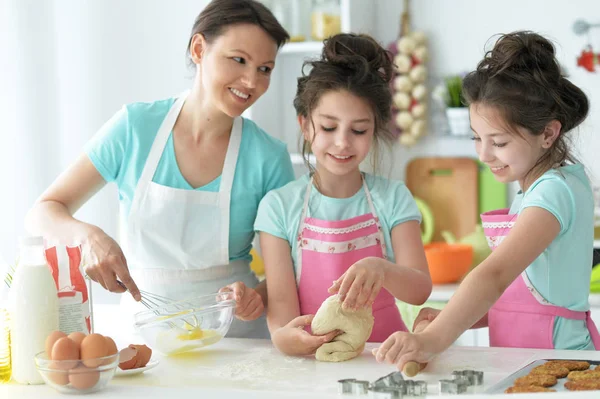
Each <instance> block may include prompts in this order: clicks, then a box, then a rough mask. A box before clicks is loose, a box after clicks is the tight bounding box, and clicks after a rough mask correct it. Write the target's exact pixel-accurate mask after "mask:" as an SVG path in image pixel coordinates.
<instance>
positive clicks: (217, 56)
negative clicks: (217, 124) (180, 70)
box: [190, 24, 277, 117]
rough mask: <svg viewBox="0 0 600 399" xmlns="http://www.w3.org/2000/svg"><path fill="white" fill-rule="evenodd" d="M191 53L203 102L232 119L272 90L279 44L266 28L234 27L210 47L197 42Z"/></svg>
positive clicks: (226, 30) (195, 39) (194, 40)
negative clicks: (272, 73) (271, 85)
mask: <svg viewBox="0 0 600 399" xmlns="http://www.w3.org/2000/svg"><path fill="white" fill-rule="evenodd" d="M190 53H191V55H192V60H193V61H194V63H195V64H196V65H197V73H196V78H197V79H198V80H199V81H200V84H201V85H202V93H203V98H204V99H205V100H206V101H207V102H209V103H210V104H211V105H212V106H213V107H215V108H216V109H218V110H220V111H221V112H223V113H225V114H226V115H229V116H231V117H236V116H239V115H241V114H242V113H243V112H244V111H245V110H246V109H247V108H248V107H250V106H251V105H252V104H254V102H255V101H256V100H258V99H259V98H260V96H262V95H263V94H264V92H265V91H266V90H267V88H268V87H269V83H270V79H271V71H272V70H273V68H274V67H275V57H276V55H277V44H276V42H275V40H273V39H272V38H271V37H270V36H269V35H268V34H267V32H265V31H264V30H263V29H262V28H260V27H259V26H256V25H252V24H239V25H232V26H230V27H228V28H226V29H225V30H224V31H223V33H222V34H221V35H220V36H218V37H216V38H215V39H214V41H213V42H212V43H210V44H208V43H207V42H206V40H204V37H203V36H202V35H199V34H198V35H196V36H194V38H193V41H192V45H191V49H190Z"/></svg>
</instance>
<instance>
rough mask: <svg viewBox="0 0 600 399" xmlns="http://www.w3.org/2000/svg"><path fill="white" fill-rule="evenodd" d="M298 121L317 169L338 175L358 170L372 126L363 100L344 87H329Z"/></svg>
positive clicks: (367, 151) (365, 154) (370, 111)
mask: <svg viewBox="0 0 600 399" xmlns="http://www.w3.org/2000/svg"><path fill="white" fill-rule="evenodd" d="M311 119H312V123H311ZM299 121H300V126H301V128H302V131H303V133H304V139H305V140H307V141H308V142H309V143H311V149H312V152H313V154H314V155H315V157H316V160H317V171H318V172H319V173H328V174H331V175H334V176H340V177H341V176H345V175H348V174H350V173H353V172H356V171H358V170H359V169H358V168H359V165H360V163H361V162H362V161H363V160H364V159H365V158H366V156H367V155H368V153H369V150H370V149H371V144H372V143H373V135H374V130H375V118H374V115H373V111H372V109H371V106H370V105H369V104H368V103H367V102H366V101H365V100H363V99H361V98H359V97H357V96H355V95H354V94H351V93H349V92H347V91H345V90H341V91H329V92H327V93H325V94H323V95H322V96H321V98H320V100H319V103H318V104H317V106H316V107H315V108H314V109H313V110H312V112H311V115H310V117H309V118H304V117H302V116H300V117H299Z"/></svg>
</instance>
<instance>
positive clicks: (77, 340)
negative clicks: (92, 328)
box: [68, 331, 86, 347]
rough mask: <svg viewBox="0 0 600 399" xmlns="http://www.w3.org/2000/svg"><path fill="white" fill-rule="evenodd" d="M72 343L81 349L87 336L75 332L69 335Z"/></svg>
mask: <svg viewBox="0 0 600 399" xmlns="http://www.w3.org/2000/svg"><path fill="white" fill-rule="evenodd" d="M68 337H69V338H70V339H71V341H73V342H75V343H76V344H77V346H79V347H81V341H83V339H84V338H85V337H86V335H85V334H84V333H82V332H79V331H75V332H72V333H71V334H69V335H68Z"/></svg>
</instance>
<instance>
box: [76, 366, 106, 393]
mask: <svg viewBox="0 0 600 399" xmlns="http://www.w3.org/2000/svg"><path fill="white" fill-rule="evenodd" d="M99 380H100V372H99V371H96V370H90V369H89V368H87V367H85V366H84V365H81V364H80V365H79V366H77V367H76V368H74V369H72V370H70V371H69V382H70V383H71V385H72V386H73V388H75V389H79V390H84V389H89V388H92V387H93V386H94V385H96V384H97V383H98V381H99Z"/></svg>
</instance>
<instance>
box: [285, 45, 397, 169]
mask: <svg viewBox="0 0 600 399" xmlns="http://www.w3.org/2000/svg"><path fill="white" fill-rule="evenodd" d="M307 66H309V67H310V72H309V73H308V74H305V73H304V69H305V67H307ZM392 77H393V63H392V55H391V53H390V52H389V51H387V50H385V49H384V48H383V47H381V45H379V43H377V41H375V39H373V38H372V37H371V36H369V35H366V34H352V33H340V34H337V35H334V36H332V37H330V38H328V39H325V41H324V45H323V51H322V53H321V57H320V59H318V60H316V61H306V62H304V65H303V66H302V76H301V77H300V78H298V88H297V91H296V97H295V98H294V108H295V109H296V114H297V115H302V116H304V117H306V118H309V119H310V120H311V123H312V118H311V113H312V111H313V110H314V109H315V107H316V106H317V105H318V103H319V100H320V99H321V96H323V94H325V93H327V92H329V91H338V90H346V91H348V92H349V93H352V94H354V95H355V96H357V97H359V98H361V99H363V100H366V101H367V102H368V104H369V105H370V106H371V108H372V111H373V115H374V116H375V131H374V144H375V145H374V152H375V154H374V156H373V157H372V161H373V163H374V164H375V162H376V160H377V159H376V158H377V147H378V144H379V140H383V141H385V142H388V143H391V142H392V140H393V135H392V133H391V132H390V131H389V130H387V125H388V122H389V120H390V118H391V107H392V93H391V91H390V88H389V82H390V80H391V79H392ZM313 126H314V125H313ZM302 140H303V143H302V155H303V157H304V161H305V163H306V165H307V166H308V167H309V169H310V170H311V171H312V172H314V169H313V167H312V165H310V163H309V162H308V154H310V143H308V142H307V141H306V140H304V139H302ZM373 168H374V169H375V165H373Z"/></svg>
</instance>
